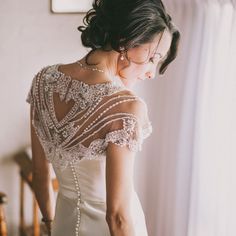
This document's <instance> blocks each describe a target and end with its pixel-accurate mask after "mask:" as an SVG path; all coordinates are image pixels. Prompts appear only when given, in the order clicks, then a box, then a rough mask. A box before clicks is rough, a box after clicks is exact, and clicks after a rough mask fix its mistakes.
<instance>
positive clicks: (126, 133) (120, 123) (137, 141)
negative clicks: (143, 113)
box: [105, 114, 152, 152]
mask: <svg viewBox="0 0 236 236" xmlns="http://www.w3.org/2000/svg"><path fill="white" fill-rule="evenodd" d="M151 133H152V125H151V122H150V121H149V119H148V117H146V119H145V124H144V125H141V120H140V119H139V118H138V117H137V116H136V115H132V114H129V116H127V117H123V118H121V119H120V120H117V121H113V124H112V127H111V129H110V131H109V132H108V133H107V134H106V137H105V142H106V143H107V144H108V143H109V142H110V143H114V144H116V145H119V146H121V147H124V146H127V147H128V148H129V149H130V150H131V151H133V152H138V151H142V144H143V140H144V139H146V138H147V137H149V136H150V134H151Z"/></svg>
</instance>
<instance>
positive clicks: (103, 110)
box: [27, 64, 152, 236]
mask: <svg viewBox="0 0 236 236" xmlns="http://www.w3.org/2000/svg"><path fill="white" fill-rule="evenodd" d="M59 65H60V64H56V65H52V66H47V67H45V68H43V69H42V70H41V71H40V72H39V73H38V74H37V75H36V76H35V77H34V79H33V81H32V86H31V89H30V91H29V94H28V97H27V102H28V103H30V104H31V106H32V125H33V127H34V129H35V132H36V134H37V137H38V139H39V141H40V143H41V145H42V148H43V150H44V152H45V157H46V159H47V160H48V161H49V162H51V163H52V165H53V168H54V170H55V173H56V176H57V179H58V182H59V193H58V198H57V207H56V214H55V215H56V217H55V220H54V233H55V235H58V236H59V235H61V234H62V235H73V233H71V231H70V230H72V229H74V226H75V225H76V228H77V230H80V233H81V235H98V234H97V232H98V231H99V230H100V232H101V236H104V235H109V230H108V228H107V225H106V222H105V214H106V176H105V175H106V171H105V168H106V150H107V148H108V147H109V143H110V144H111V143H112V144H115V145H118V146H121V147H123V146H127V147H128V149H129V150H131V151H133V152H137V151H141V150H142V142H143V139H144V138H146V137H148V136H149V135H150V133H151V131H152V126H151V123H150V121H149V119H148V114H147V107H146V104H145V103H144V101H143V100H142V99H141V98H139V97H138V96H136V95H134V94H133V93H132V92H131V91H129V90H127V89H126V88H125V87H124V86H121V85H119V84H117V83H116V82H114V81H113V82H106V83H100V84H94V85H89V84H86V83H84V82H82V81H79V80H77V79H72V78H71V77H70V76H67V75H66V74H64V73H62V72H61V71H59V70H58V67H59ZM140 105H141V107H142V110H141V112H140V109H138V110H139V112H138V113H137V112H136V107H137V108H138V107H140ZM137 114H138V115H137ZM133 197H134V201H133V204H134V205H133V209H134V210H133V214H134V216H135V215H136V216H135V217H137V212H138V213H139V214H138V218H137V220H138V222H139V225H140V226H139V227H141V228H145V227H144V226H142V225H143V223H142V222H145V221H144V216H143V213H142V208H141V205H140V202H139V200H138V197H137V195H136V193H135V194H134V195H133ZM68 201H69V202H68ZM76 206H77V207H76ZM75 209H77V212H75V211H74V210H75ZM66 212H67V213H66ZM134 212H136V213H134ZM65 213H66V215H68V219H64V217H60V216H62V215H65ZM140 214H141V219H142V220H141V223H140V217H139V215H140ZM69 216H70V217H69ZM135 217H134V218H135ZM95 219H96V220H95ZM89 222H90V223H89ZM93 224H95V225H96V227H94V228H93V227H87V226H88V225H93ZM83 226H84V227H83ZM101 227H102V229H101ZM62 229H64V230H65V229H67V231H62ZM98 229H99V230H98ZM89 230H90V231H89ZM91 230H95V231H94V232H92V231H91ZM62 232H63V233H62ZM70 233H71V234H70ZM83 233H84V234H83ZM140 235H145V234H140Z"/></svg>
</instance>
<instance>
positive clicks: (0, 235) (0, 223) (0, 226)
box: [0, 192, 7, 236]
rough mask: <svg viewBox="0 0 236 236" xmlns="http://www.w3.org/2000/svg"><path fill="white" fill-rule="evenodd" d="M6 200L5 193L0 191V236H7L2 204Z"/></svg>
mask: <svg viewBox="0 0 236 236" xmlns="http://www.w3.org/2000/svg"><path fill="white" fill-rule="evenodd" d="M6 202H7V196H6V194H4V193H2V192H0V236H7V224H6V218H5V212H4V208H3V205H4V204H5V203H6Z"/></svg>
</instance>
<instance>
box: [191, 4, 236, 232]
mask: <svg viewBox="0 0 236 236" xmlns="http://www.w3.org/2000/svg"><path fill="white" fill-rule="evenodd" d="M204 15H205V20H204V25H203V32H202V37H203V40H202V47H203V51H204V52H203V53H202V54H201V57H199V61H200V65H199V75H198V76H199V79H198V87H197V95H196V96H197V97H196V99H197V103H196V110H195V115H196V116H195V117H196V118H195V129H194V141H193V143H194V145H193V157H192V158H193V163H192V170H193V172H192V182H191V193H190V195H191V198H190V215H189V225H188V226H189V230H188V236H235V235H236V228H235V220H236V203H235V199H236V159H235V157H236V71H235V69H236V10H235V8H234V7H233V4H232V2H231V1H219V2H218V1H206V2H204Z"/></svg>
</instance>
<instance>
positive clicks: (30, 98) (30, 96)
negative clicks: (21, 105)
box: [26, 68, 44, 105]
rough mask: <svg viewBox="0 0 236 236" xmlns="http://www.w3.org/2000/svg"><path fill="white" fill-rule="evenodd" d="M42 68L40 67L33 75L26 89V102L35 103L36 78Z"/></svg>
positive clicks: (37, 78) (38, 76)
mask: <svg viewBox="0 0 236 236" xmlns="http://www.w3.org/2000/svg"><path fill="white" fill-rule="evenodd" d="M43 70H44V68H42V69H41V70H40V71H39V72H38V73H36V75H35V76H34V77H33V80H32V82H31V86H30V89H29V91H28V94H27V97H26V102H27V103H29V104H31V105H35V96H36V93H37V87H38V80H39V78H40V76H41V74H42V72H43Z"/></svg>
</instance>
